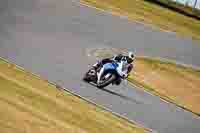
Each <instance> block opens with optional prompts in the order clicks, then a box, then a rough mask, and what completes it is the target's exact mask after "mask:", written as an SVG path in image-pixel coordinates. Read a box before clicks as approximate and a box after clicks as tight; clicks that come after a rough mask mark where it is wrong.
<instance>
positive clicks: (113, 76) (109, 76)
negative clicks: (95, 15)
mask: <svg viewBox="0 0 200 133" xmlns="http://www.w3.org/2000/svg"><path fill="white" fill-rule="evenodd" d="M102 67H104V73H103V75H102V77H101V79H100V82H99V84H97V79H98V78H97V75H98V73H99V72H100V70H101V69H102ZM117 67H118V63H116V62H112V63H106V64H104V65H103V66H101V67H100V68H98V69H97V70H94V69H93V68H90V69H89V71H88V72H87V73H86V74H85V75H84V77H83V80H84V81H86V82H88V83H93V84H95V85H96V87H98V88H104V87H106V86H108V85H110V84H112V85H119V84H120V83H121V79H122V77H121V76H120V74H119V73H118V71H117Z"/></svg>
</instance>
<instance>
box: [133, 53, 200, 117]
mask: <svg viewBox="0 0 200 133" xmlns="http://www.w3.org/2000/svg"><path fill="white" fill-rule="evenodd" d="M135 66H136V67H135V72H133V73H132V75H131V77H130V79H132V80H133V81H134V82H137V83H139V84H140V85H142V86H143V87H146V88H147V89H148V90H150V91H152V92H155V93H156V94H158V95H160V96H161V97H164V98H167V100H171V101H173V102H175V103H177V104H178V105H180V106H184V107H185V108H187V109H189V110H191V111H192V112H195V113H197V114H200V106H199V105H200V71H198V70H193V69H191V68H186V67H182V66H178V65H175V64H172V63H164V62H160V61H158V60H152V59H147V58H142V57H141V58H138V59H137V60H136V65H135Z"/></svg>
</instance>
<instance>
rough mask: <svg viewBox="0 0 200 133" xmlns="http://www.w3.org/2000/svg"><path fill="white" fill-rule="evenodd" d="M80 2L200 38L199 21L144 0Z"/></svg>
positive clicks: (163, 28)
mask: <svg viewBox="0 0 200 133" xmlns="http://www.w3.org/2000/svg"><path fill="white" fill-rule="evenodd" d="M81 3H83V4H86V5H91V6H94V7H96V8H99V9H102V10H105V11H108V12H111V13H112V14H114V15H119V16H127V17H128V19H129V20H137V21H140V22H144V23H148V24H151V25H154V26H155V27H158V28H159V29H162V30H164V31H166V30H167V31H172V32H176V33H177V34H178V35H181V36H187V37H188V36H189V37H191V38H192V39H200V22H199V20H197V19H194V18H191V17H188V16H185V15H182V14H179V13H177V12H175V11H172V10H169V9H167V8H164V7H161V6H159V5H157V4H154V3H150V2H147V1H145V0H81Z"/></svg>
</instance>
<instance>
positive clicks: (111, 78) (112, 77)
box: [97, 73, 117, 88]
mask: <svg viewBox="0 0 200 133" xmlns="http://www.w3.org/2000/svg"><path fill="white" fill-rule="evenodd" d="M107 74H108V73H107ZM107 74H105V75H104V76H106V75H107ZM109 74H111V75H110V76H109V77H108V78H105V79H104V80H102V81H101V82H100V83H99V84H98V85H97V87H98V88H104V87H106V86H108V85H109V84H111V83H112V82H113V81H115V80H116V78H117V77H116V75H115V74H113V73H109Z"/></svg>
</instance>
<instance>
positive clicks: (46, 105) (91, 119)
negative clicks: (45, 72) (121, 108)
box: [0, 60, 147, 133]
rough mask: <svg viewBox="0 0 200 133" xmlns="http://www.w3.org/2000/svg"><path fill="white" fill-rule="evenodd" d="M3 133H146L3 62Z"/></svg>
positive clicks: (0, 92) (0, 65)
mask: <svg viewBox="0 0 200 133" xmlns="http://www.w3.org/2000/svg"><path fill="white" fill-rule="evenodd" d="M0 132H1V133H25V132H26V133H27V132H28V133H66V132H70V133H87V132H89V133H102V132H105V133H110V132H122V133H144V132H147V130H144V129H142V128H139V127H137V126H135V125H133V124H132V123H129V122H128V121H126V120H124V119H121V118H119V117H117V116H114V115H112V114H111V113H109V112H107V111H104V110H102V109H101V108H98V107H96V106H94V105H91V104H89V103H87V102H86V101H84V100H82V99H79V98H78V97H76V96H74V95H72V94H70V93H67V92H63V91H60V90H58V89H56V87H55V86H53V85H51V84H49V83H48V82H47V81H44V80H41V79H39V78H38V77H36V76H33V75H32V74H30V73H28V72H25V71H23V70H21V69H19V68H17V67H16V66H15V65H12V64H8V63H6V62H5V61H3V60H0Z"/></svg>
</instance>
